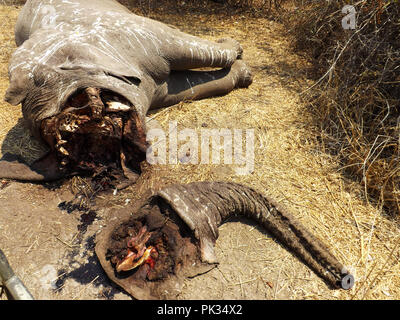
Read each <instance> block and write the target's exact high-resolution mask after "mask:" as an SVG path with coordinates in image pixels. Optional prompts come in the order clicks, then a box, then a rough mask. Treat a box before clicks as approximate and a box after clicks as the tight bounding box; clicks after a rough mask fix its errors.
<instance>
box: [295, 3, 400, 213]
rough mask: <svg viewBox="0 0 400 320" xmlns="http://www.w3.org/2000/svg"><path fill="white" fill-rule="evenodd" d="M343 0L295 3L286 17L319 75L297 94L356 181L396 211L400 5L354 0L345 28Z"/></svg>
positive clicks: (399, 195)
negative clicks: (352, 22) (352, 23)
mask: <svg viewBox="0 0 400 320" xmlns="http://www.w3.org/2000/svg"><path fill="white" fill-rule="evenodd" d="M346 4H348V1H329V2H326V1H324V2H323V3H322V2H314V1H303V2H302V3H300V2H298V8H297V10H296V11H295V13H294V14H292V15H291V16H290V17H288V22H289V25H290V33H291V34H292V35H294V37H295V39H296V43H295V47H296V49H297V50H300V51H302V52H306V53H307V55H308V57H310V58H311V61H312V63H313V66H314V71H315V72H316V73H315V74H316V79H317V81H316V82H315V83H314V84H313V86H312V87H311V88H308V89H307V90H306V91H305V92H304V95H303V99H304V101H306V102H307V103H309V106H310V109H311V112H312V113H313V114H314V116H315V117H314V123H315V124H316V126H318V127H319V128H320V129H321V143H322V145H323V147H324V148H325V149H326V151H328V152H331V153H333V154H335V155H336V156H337V157H338V159H340V161H341V163H342V167H341V169H340V170H341V172H342V173H343V174H345V175H346V176H349V177H351V178H354V179H356V180H357V181H359V182H360V183H361V184H362V185H363V187H364V191H365V196H366V199H367V201H368V200H369V201H372V202H373V203H375V204H379V205H383V206H384V207H385V208H386V209H387V210H388V211H389V212H390V213H391V214H398V213H399V212H400V166H399V155H400V148H399V146H400V140H399V134H400V122H399V106H400V105H399V98H400V77H399V75H400V70H399V68H400V41H399V39H400V21H399V16H400V5H399V3H398V2H397V1H378V0H377V1H358V2H354V4H353V5H354V8H355V10H356V17H355V18H356V27H355V29H349V30H344V29H343V27H342V25H341V22H342V19H343V18H344V16H345V14H344V13H342V8H343V7H344V6H345V5H346Z"/></svg>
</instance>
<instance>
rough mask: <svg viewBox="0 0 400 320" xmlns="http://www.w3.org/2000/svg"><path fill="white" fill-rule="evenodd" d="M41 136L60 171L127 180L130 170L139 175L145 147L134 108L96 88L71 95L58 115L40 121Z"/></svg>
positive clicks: (144, 137) (121, 99) (113, 95)
mask: <svg viewBox="0 0 400 320" xmlns="http://www.w3.org/2000/svg"><path fill="white" fill-rule="evenodd" d="M113 103H114V104H117V108H115V107H114V108H113ZM41 135H42V138H43V139H44V140H45V141H46V142H47V144H48V145H49V146H50V149H51V152H53V153H54V154H55V156H56V158H57V161H58V163H59V167H60V170H62V171H67V172H71V173H80V174H84V173H86V174H98V173H101V172H103V171H105V170H112V171H120V172H121V173H122V174H123V175H124V176H125V177H126V178H130V175H132V171H133V172H140V162H141V161H143V160H144V158H145V152H146V148H147V143H146V136H145V131H144V126H143V124H142V122H141V119H139V117H138V115H137V113H136V112H135V109H134V107H133V106H131V104H130V103H129V102H128V101H127V100H126V99H124V98H123V97H121V96H118V95H116V94H113V93H110V92H108V91H101V90H100V89H96V88H86V89H84V90H81V91H79V92H77V93H75V94H74V95H73V96H72V97H71V98H70V99H69V100H68V102H67V104H66V105H65V107H64V109H63V110H62V111H61V112H60V113H59V114H57V115H56V116H53V117H50V118H47V119H45V120H43V121H42V123H41Z"/></svg>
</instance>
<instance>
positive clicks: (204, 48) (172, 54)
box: [166, 33, 243, 70]
mask: <svg viewBox="0 0 400 320" xmlns="http://www.w3.org/2000/svg"><path fill="white" fill-rule="evenodd" d="M166 50H167V53H166V57H167V60H168V61H169V63H170V67H171V70H189V69H196V68H207V67H214V68H227V67H230V66H231V65H232V64H233V63H234V62H235V61H236V60H237V59H240V58H241V56H242V52H243V49H242V47H241V46H240V44H239V42H237V41H236V40H234V39H231V38H224V39H220V40H218V41H216V42H213V41H208V40H205V39H201V38H198V37H195V36H189V35H187V34H184V33H182V34H181V35H179V36H176V37H174V40H172V41H171V42H170V43H169V44H168V47H167V49H166Z"/></svg>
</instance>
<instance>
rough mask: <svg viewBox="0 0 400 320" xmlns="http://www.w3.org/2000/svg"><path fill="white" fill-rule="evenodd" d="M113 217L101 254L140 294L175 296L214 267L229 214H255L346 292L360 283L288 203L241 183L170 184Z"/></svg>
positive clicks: (119, 279) (120, 280)
mask: <svg viewBox="0 0 400 320" xmlns="http://www.w3.org/2000/svg"><path fill="white" fill-rule="evenodd" d="M115 216H116V217H118V219H117V220H115V221H114V222H113V223H112V224H111V225H109V226H108V227H107V228H105V229H104V230H103V231H102V232H101V233H100V234H99V235H98V236H97V238H96V254H97V256H98V258H99V260H100V263H101V265H102V267H103V268H104V270H105V271H106V273H107V275H108V276H109V278H110V279H111V280H112V281H114V282H115V283H117V284H119V285H120V286H121V287H122V288H124V289H125V290H126V291H127V292H128V293H130V294H131V295H132V296H134V297H135V298H137V299H154V298H157V299H160V298H161V299H167V298H175V297H176V296H177V295H178V294H179V292H178V291H179V290H178V289H177V288H178V287H179V285H178V284H177V283H181V282H182V278H184V277H188V276H189V277H191V276H194V275H196V274H199V273H203V272H205V271H207V270H210V269H211V268H213V267H214V266H215V265H216V263H217V258H216V256H215V253H214V245H215V242H216V240H217V238H218V227H219V226H220V225H221V224H222V223H224V221H226V220H227V219H228V218H229V217H231V216H244V217H248V218H250V219H252V220H255V221H256V222H257V223H259V224H260V225H261V226H262V227H263V228H264V229H265V230H266V231H267V232H269V233H270V234H271V235H272V236H274V237H275V238H276V239H277V240H278V241H279V242H280V243H281V244H282V245H283V246H284V247H286V248H287V249H288V250H289V251H291V252H292V253H294V254H295V255H296V256H297V257H298V258H300V259H301V260H302V261H303V262H304V263H305V264H306V265H307V266H309V267H310V268H311V269H312V270H313V271H314V272H315V273H316V274H317V275H318V276H320V277H321V278H322V279H323V280H325V282H326V283H327V284H328V285H329V286H330V287H332V288H342V289H346V290H347V289H350V288H351V287H352V286H353V284H354V278H353V276H352V275H351V274H350V273H349V272H348V271H347V269H346V268H345V267H344V266H343V265H342V264H341V263H340V262H339V261H338V260H337V259H336V258H335V257H334V256H333V255H332V254H331V253H330V252H329V250H328V249H327V247H326V246H325V245H324V244H323V243H321V242H320V241H319V240H318V239H317V238H315V237H314V236H313V235H312V234H311V233H309V232H308V231H307V230H306V229H305V228H304V226H302V225H301V224H300V223H299V222H297V221H296V220H295V218H293V217H292V216H291V215H290V214H289V213H288V212H287V210H286V209H284V208H283V207H281V206H280V205H278V204H276V203H275V202H274V201H273V200H271V199H269V198H268V197H265V196H263V195H261V194H260V193H258V192H257V191H255V190H253V189H251V188H249V187H246V186H243V185H239V184H235V183H227V182H194V183H190V184H186V185H171V186H168V187H166V188H164V189H162V190H160V191H158V192H156V193H155V194H153V195H152V196H151V197H149V198H147V199H146V200H145V201H144V203H142V204H139V205H138V206H137V207H136V208H134V209H132V208H130V209H129V211H124V212H122V213H121V212H115ZM166 292H168V294H166Z"/></svg>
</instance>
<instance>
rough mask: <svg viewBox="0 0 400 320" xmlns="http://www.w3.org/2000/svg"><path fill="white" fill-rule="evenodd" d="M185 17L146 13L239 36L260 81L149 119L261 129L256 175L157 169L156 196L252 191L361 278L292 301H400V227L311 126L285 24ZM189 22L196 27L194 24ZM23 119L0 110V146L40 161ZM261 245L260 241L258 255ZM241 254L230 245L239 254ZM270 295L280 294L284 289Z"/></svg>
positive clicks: (1, 70) (211, 168)
mask: <svg viewBox="0 0 400 320" xmlns="http://www.w3.org/2000/svg"><path fill="white" fill-rule="evenodd" d="M181 10H182V11H181V14H179V15H177V14H176V13H168V12H163V11H162V8H160V9H158V10H157V11H156V10H155V9H154V8H153V9H152V10H151V11H150V12H149V15H150V16H151V17H153V18H157V19H159V20H162V21H164V22H168V23H171V22H173V24H175V25H177V26H178V27H180V28H181V29H183V30H184V31H186V32H190V33H192V34H195V35H199V36H203V37H206V38H209V39H217V38H220V37H223V36H226V35H230V36H232V37H233V38H236V39H237V40H239V41H240V42H241V43H242V45H243V47H244V52H245V59H246V61H248V63H249V65H250V66H251V67H252V68H253V72H254V83H253V85H252V86H250V88H249V89H243V90H237V91H234V92H232V93H231V94H229V95H227V96H224V97H219V98H213V99H207V100H202V101H197V102H193V103H184V104H180V105H178V106H175V107H172V108H169V109H165V110H162V111H159V112H157V113H154V114H152V115H151V116H152V117H154V118H155V119H156V120H157V121H158V122H159V123H160V124H161V126H162V127H163V128H164V129H165V130H167V129H168V122H169V121H172V120H174V121H177V122H178V130H181V129H183V128H193V129H195V130H198V131H200V130H201V128H203V126H204V125H206V126H207V127H208V128H238V129H246V128H253V129H255V136H256V146H255V170H254V172H253V173H252V174H250V175H246V176H238V175H236V174H235V171H234V166H230V165H182V164H180V165H168V166H163V165H156V166H154V167H153V168H151V171H149V172H150V174H147V173H145V175H144V177H143V179H147V181H146V187H148V188H151V187H152V186H154V185H157V184H158V183H159V182H160V181H161V182H162V184H168V183H172V182H181V183H185V182H190V181H200V180H226V181H234V182H239V183H243V184H246V185H249V186H252V187H253V188H255V189H257V190H259V191H261V192H263V193H265V194H269V195H270V196H272V197H274V198H275V199H277V200H278V201H279V202H281V203H283V204H284V205H286V206H287V207H289V208H290V209H291V211H292V212H293V214H294V215H295V216H296V217H297V218H298V219H299V220H300V221H301V222H302V223H303V224H304V225H306V226H307V227H308V228H309V229H310V230H311V231H312V232H314V233H315V234H316V236H317V237H318V238H320V239H321V240H322V241H323V242H324V243H326V245H327V246H328V247H329V248H330V249H331V250H332V252H333V253H334V254H335V255H336V256H337V257H338V258H339V260H341V261H343V262H344V263H345V264H346V265H347V266H348V267H349V268H350V269H351V270H352V271H353V273H354V274H355V276H356V279H357V282H356V285H355V287H354V288H353V289H352V290H350V291H347V292H345V291H340V290H338V291H330V290H327V289H326V288H325V286H324V285H323V284H322V285H318V286H317V285H315V283H314V282H313V281H310V283H308V284H307V285H305V286H304V287H302V288H299V287H293V286H289V287H288V288H289V289H290V290H289V291H290V292H289V293H290V297H291V298H293V299H351V298H355V299H399V298H400V279H399V276H398V274H399V273H400V263H399V261H400V260H399V258H400V251H399V247H398V244H399V240H400V235H399V230H398V221H397V220H396V219H395V218H392V219H389V218H388V217H387V216H386V215H385V214H384V212H383V211H382V210H380V209H379V208H376V207H374V206H372V205H371V204H369V203H366V202H365V201H364V197H363V188H362V187H360V185H359V184H358V183H357V182H354V181H352V180H346V179H344V178H343V176H342V175H341V173H340V172H339V171H338V170H337V169H338V166H339V163H338V162H337V157H335V156H332V155H329V154H328V153H326V152H325V150H323V149H322V148H321V144H320V141H319V135H320V131H319V129H318V128H317V127H315V126H314V125H313V118H312V117H311V115H310V113H309V112H308V110H307V108H306V105H305V104H304V103H302V101H301V98H300V95H299V93H300V92H301V91H303V90H305V89H306V88H307V87H309V86H311V85H312V84H313V82H311V81H310V80H307V77H306V76H307V75H306V72H305V70H308V69H309V67H310V66H309V65H308V64H307V63H306V62H305V61H304V59H301V58H300V57H299V56H297V55H295V54H293V53H291V52H290V45H291V41H293V40H292V39H291V38H287V37H285V36H284V34H285V26H282V25H279V24H277V23H275V22H271V21H269V20H267V19H263V18H250V17H248V16H246V15H240V16H229V15H223V14H218V13H214V14H212V15H207V14H204V13H200V12H191V13H189V11H188V10H189V9H188V8H182V9H181ZM185 10H186V11H185ZM182 12H183V13H182ZM0 15H1V17H2V18H3V19H1V20H0V21H3V22H4V24H3V25H2V27H1V33H0V34H1V37H2V38H1V42H0V43H1V46H2V47H4V48H5V50H4V51H3V50H2V51H1V53H0V59H1V64H0V91H1V94H2V95H3V94H4V91H5V89H6V88H7V73H6V64H7V61H8V59H9V57H10V54H11V52H12V50H13V49H14V43H13V35H12V28H13V24H14V22H15V17H16V15H17V10H16V9H15V8H13V7H6V6H0ZM4 17H9V18H8V19H5V18H4ZM189 17H190V18H191V23H190V24H188V23H187V21H188V19H189ZM20 117H21V113H20V109H19V108H18V107H17V108H11V107H10V106H8V105H6V104H5V103H4V102H0V143H2V142H1V141H3V140H4V139H5V138H6V136H7V135H10V130H11V131H12V132H15V134H14V135H13V136H12V137H11V138H10V137H9V136H8V137H7V138H6V140H7V141H11V142H12V143H11V142H10V143H8V144H6V145H5V144H4V143H3V144H2V149H1V152H3V153H4V152H5V151H13V152H18V153H19V154H22V155H29V157H30V158H33V156H32V154H34V153H35V152H36V151H35V150H38V149H40V148H36V145H37V144H36V142H35V143H34V142H28V141H31V139H30V138H29V134H28V133H26V131H25V130H23V128H22V126H20V125H19V126H18V128H20V129H18V130H17V131H16V130H14V128H13V126H14V125H16V124H17V123H18V119H19V118H20ZM227 119H229V120H228V121H227ZM21 140H22V141H24V142H23V143H21V142H20V141H21ZM32 146H35V147H34V148H32ZM31 150H34V152H32V151H31ZM37 153H39V152H37ZM2 201H4V200H2ZM246 230H247V229H246ZM247 231H251V230H247ZM247 231H246V232H247ZM238 232H243V230H242V229H240V230H239V231H238ZM235 236H236V237H239V236H240V235H239V234H235V233H233V234H232V235H231V237H232V240H231V241H234V240H233V239H234V238H235ZM263 241H264V239H259V245H260V248H261V249H262V247H263V246H264V244H263ZM269 241H270V240H269ZM265 245H268V242H266V244H265ZM237 246H238V244H237V243H236V244H235V243H232V247H237ZM224 248H225V247H224ZM218 250H219V252H217V253H218V254H219V255H223V254H224V252H223V250H222V249H221V248H218ZM246 250H247V249H244V251H246ZM267 258H268V257H265V256H263V255H262V253H259V254H255V255H254V256H253V259H254V260H255V261H257V263H259V264H262V263H263V261H265V259H267ZM273 258H274V257H271V259H273ZM278 263H280V264H281V265H282V264H288V263H289V264H290V263H292V260H291V259H284V260H282V261H280V260H277V264H278ZM216 272H217V271H216ZM219 272H220V273H221V277H222V278H224V277H225V280H224V281H226V282H227V285H229V286H230V287H234V288H237V290H240V291H242V293H243V295H244V298H246V296H245V288H246V286H247V285H255V284H256V283H257V285H260V286H262V288H264V289H267V287H268V286H270V284H266V282H265V281H264V280H265V279H264V280H263V278H260V279H258V278H257V279H256V278H254V277H249V276H246V277H245V276H243V275H240V274H239V275H237V278H229V277H228V276H226V275H225V271H224V270H222V271H221V270H220V271H219ZM297 272H298V270H295V269H293V273H292V274H289V275H283V274H282V275H281V279H286V280H287V279H289V280H290V279H295V278H296V277H297V276H298V274H297ZM311 279H314V278H311ZM286 280H285V281H286ZM289 280H288V281H289ZM197 281H200V279H193V280H192V283H197ZM290 281H291V280H290ZM293 283H294V282H293ZM273 290H275V294H276V295H275V296H277V295H278V293H279V292H278V289H277V288H274V289H273ZM273 297H274V296H273Z"/></svg>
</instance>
